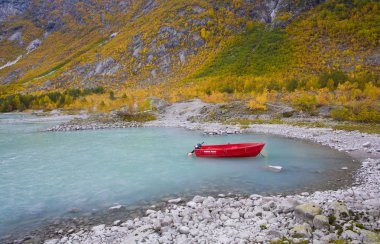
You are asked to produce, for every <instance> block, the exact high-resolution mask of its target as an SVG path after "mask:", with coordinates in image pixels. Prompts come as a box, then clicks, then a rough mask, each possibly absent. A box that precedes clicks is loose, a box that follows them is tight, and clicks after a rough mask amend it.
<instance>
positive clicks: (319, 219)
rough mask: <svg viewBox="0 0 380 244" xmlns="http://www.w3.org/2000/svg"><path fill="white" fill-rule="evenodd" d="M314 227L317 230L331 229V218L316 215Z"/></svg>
mask: <svg viewBox="0 0 380 244" xmlns="http://www.w3.org/2000/svg"><path fill="white" fill-rule="evenodd" d="M313 225H314V228H316V229H328V228H329V227H330V224H329V218H327V217H326V216H323V215H316V216H315V217H314V219H313Z"/></svg>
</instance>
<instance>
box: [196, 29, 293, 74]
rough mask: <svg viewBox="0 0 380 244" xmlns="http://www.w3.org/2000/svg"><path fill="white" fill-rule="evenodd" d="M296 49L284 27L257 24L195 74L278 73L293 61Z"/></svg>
mask: <svg viewBox="0 0 380 244" xmlns="http://www.w3.org/2000/svg"><path fill="white" fill-rule="evenodd" d="M292 50H293V49H292V45H291V42H290V40H289V39H288V37H287V35H286V33H285V32H284V31H283V30H281V29H276V28H275V29H265V26H264V25H256V26H255V27H253V28H252V29H251V30H248V31H247V32H245V33H243V34H241V35H239V36H238V37H237V38H236V40H235V42H234V43H232V44H231V45H230V46H228V47H227V48H225V49H224V50H223V51H221V52H220V53H219V54H217V55H216V57H215V58H214V59H213V60H212V61H211V62H209V63H207V64H206V65H205V66H204V68H203V69H202V70H201V71H200V72H198V73H197V74H195V78H201V77H207V76H219V75H221V74H233V75H247V74H253V75H258V76H259V75H264V74H268V73H274V72H276V71H279V70H282V69H284V68H285V67H287V66H288V65H289V64H290V62H291V60H292V58H291V57H292Z"/></svg>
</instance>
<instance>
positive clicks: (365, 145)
mask: <svg viewBox="0 0 380 244" xmlns="http://www.w3.org/2000/svg"><path fill="white" fill-rule="evenodd" d="M362 146H363V147H366V148H368V147H371V142H369V141H367V142H366V143H363V145H362Z"/></svg>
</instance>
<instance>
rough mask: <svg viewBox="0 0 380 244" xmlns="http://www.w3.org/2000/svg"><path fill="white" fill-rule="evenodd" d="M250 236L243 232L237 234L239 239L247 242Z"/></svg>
mask: <svg viewBox="0 0 380 244" xmlns="http://www.w3.org/2000/svg"><path fill="white" fill-rule="evenodd" d="M249 236H250V233H249V232H248V231H243V232H240V233H239V238H241V239H243V240H248V239H249Z"/></svg>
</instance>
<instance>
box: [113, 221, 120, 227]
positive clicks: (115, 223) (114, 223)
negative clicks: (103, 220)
mask: <svg viewBox="0 0 380 244" xmlns="http://www.w3.org/2000/svg"><path fill="white" fill-rule="evenodd" d="M120 224H121V220H115V221H114V222H113V225H115V226H118V225H120Z"/></svg>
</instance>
